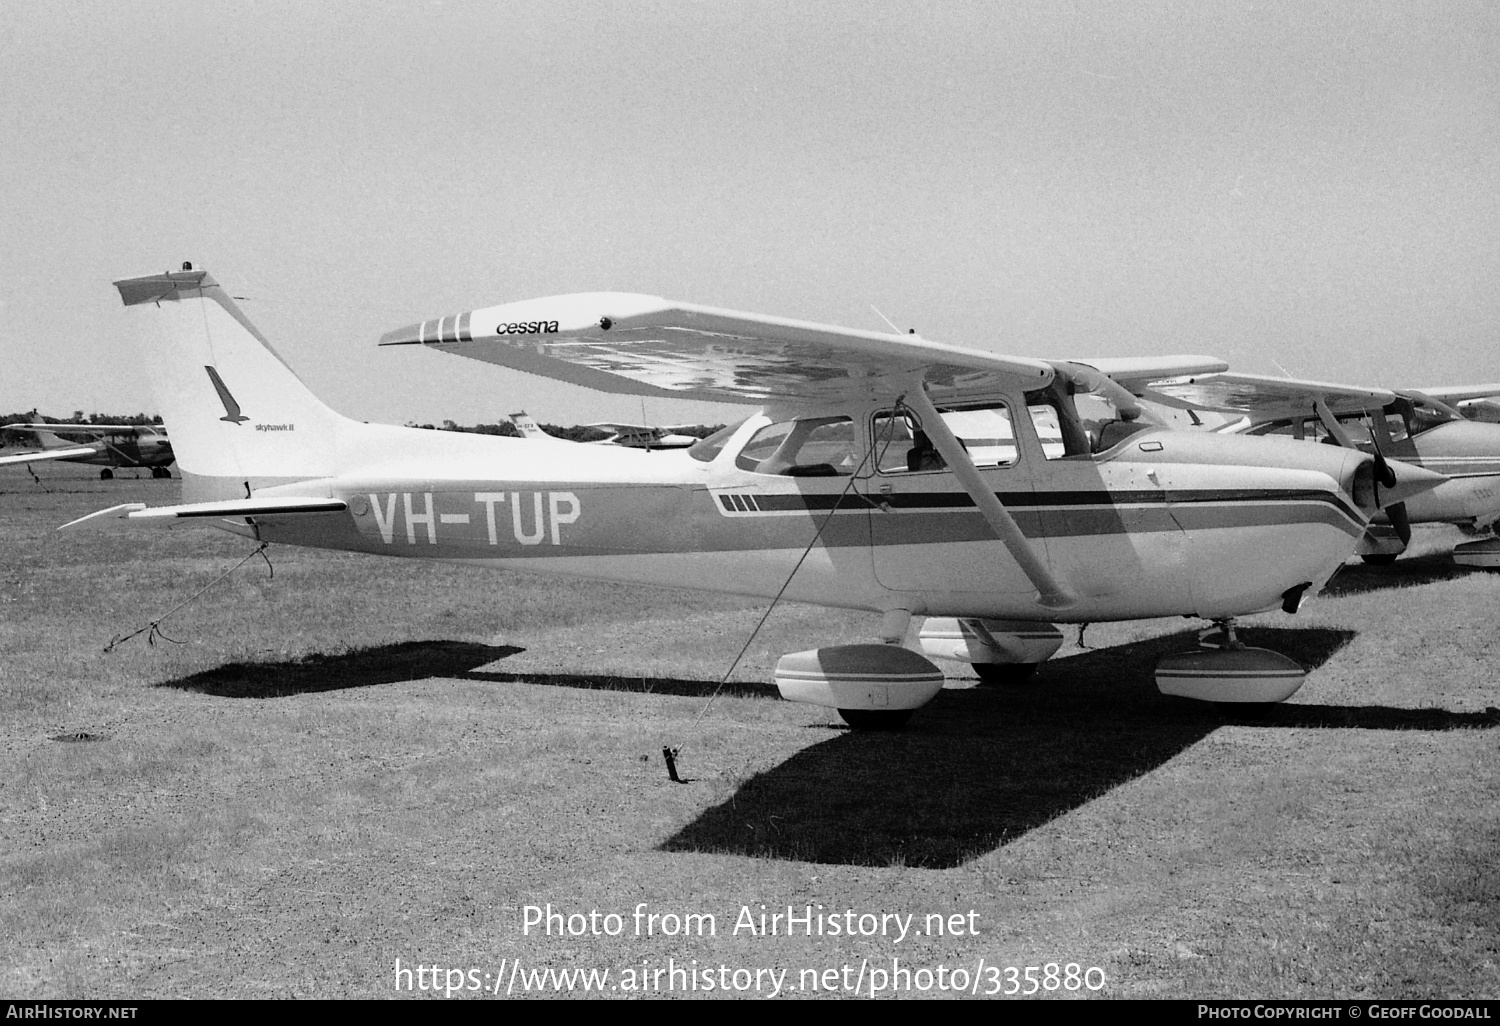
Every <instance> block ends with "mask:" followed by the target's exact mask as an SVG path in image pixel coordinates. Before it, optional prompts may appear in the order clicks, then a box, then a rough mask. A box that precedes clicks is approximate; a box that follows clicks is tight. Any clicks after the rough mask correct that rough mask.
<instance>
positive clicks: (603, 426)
mask: <svg viewBox="0 0 1500 1026" xmlns="http://www.w3.org/2000/svg"><path fill="white" fill-rule="evenodd" d="M579 426H580V427H591V428H598V429H599V430H600V431H615V432H618V433H620V434H622V435H626V434H639V435H644V434H648V433H650V432H653V431H655V432H660V433H663V434H671V433H672V432H675V431H681V430H683V429H684V428H690V427H697V425H696V424H621V423H620V422H619V421H614V420H601V421H595V422H594V423H591V424H581V425H579Z"/></svg>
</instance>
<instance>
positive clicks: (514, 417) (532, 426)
mask: <svg viewBox="0 0 1500 1026" xmlns="http://www.w3.org/2000/svg"><path fill="white" fill-rule="evenodd" d="M510 422H511V423H512V424H514V425H515V427H516V430H517V431H519V432H520V433H521V437H522V438H549V439H550V438H551V437H552V436H551V435H549V434H547V432H545V431H543V430H542V429H541V427H540V426H539V425H538V424H537V422H536V421H534V420H532V419H531V414H529V413H527V412H526V411H525V410H522V411H521V412H519V413H512V414H511V415H510Z"/></svg>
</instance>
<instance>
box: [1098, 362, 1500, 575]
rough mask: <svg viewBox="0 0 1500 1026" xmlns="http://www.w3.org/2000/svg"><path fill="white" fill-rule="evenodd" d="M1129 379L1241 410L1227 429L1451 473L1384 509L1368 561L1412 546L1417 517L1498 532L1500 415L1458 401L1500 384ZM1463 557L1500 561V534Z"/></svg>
mask: <svg viewBox="0 0 1500 1026" xmlns="http://www.w3.org/2000/svg"><path fill="white" fill-rule="evenodd" d="M1116 380H1121V379H1120V378H1117V379H1116ZM1122 384H1125V385H1126V386H1127V387H1128V388H1129V389H1130V391H1131V392H1132V393H1133V394H1135V395H1137V396H1138V397H1140V398H1144V399H1146V400H1148V401H1155V402H1160V403H1163V404H1166V405H1169V406H1177V407H1181V408H1184V409H1194V410H1204V409H1207V410H1212V411H1215V412H1218V413H1222V414H1227V415H1229V416H1231V417H1238V418H1239V419H1237V420H1233V421H1231V422H1230V423H1229V424H1226V425H1224V426H1222V427H1220V428H1219V429H1218V430H1221V431H1243V432H1245V433H1246V434H1251V435H1269V434H1284V435H1290V436H1291V437H1293V438H1298V439H1310V440H1316V441H1322V442H1327V443H1329V444H1336V445H1341V446H1345V447H1350V448H1357V449H1360V450H1362V451H1364V452H1368V453H1372V454H1377V453H1378V454H1381V455H1383V456H1388V457H1395V458H1397V459H1399V460H1401V461H1402V462H1403V463H1408V464H1411V465H1413V466H1419V467H1424V468H1426V469H1428V470H1432V471H1436V472H1438V473H1441V474H1443V475H1444V476H1445V477H1447V478H1448V480H1447V481H1445V482H1443V483H1442V484H1441V485H1439V486H1437V487H1436V488H1433V489H1431V490H1430V491H1427V492H1424V493H1423V494H1421V495H1418V496H1414V497H1413V498H1411V499H1410V500H1409V501H1406V502H1400V503H1394V504H1391V505H1389V506H1387V507H1386V508H1385V509H1384V510H1382V511H1381V512H1380V513H1379V514H1377V515H1376V516H1375V518H1374V521H1373V522H1372V524H1371V525H1370V529H1369V531H1368V533H1367V534H1366V537H1365V540H1364V541H1363V542H1362V543H1361V546H1360V549H1359V552H1360V555H1361V557H1362V558H1363V559H1364V560H1365V561H1366V562H1370V563H1389V562H1391V561H1392V560H1394V559H1395V558H1396V557H1397V556H1398V555H1400V554H1401V553H1402V552H1404V551H1405V550H1406V546H1407V544H1408V543H1409V542H1410V541H1411V525H1412V524H1432V523H1448V524H1456V525H1458V526H1459V527H1460V528H1461V529H1462V530H1464V531H1466V532H1467V533H1470V534H1476V535H1477V534H1484V533H1492V532H1493V531H1494V529H1495V525H1496V522H1497V521H1500V424H1492V423H1479V422H1477V421H1476V420H1475V419H1471V418H1469V417H1465V416H1464V415H1463V412H1462V411H1461V410H1459V409H1457V408H1455V407H1454V406H1453V405H1450V404H1451V403H1457V402H1461V401H1472V400H1477V399H1483V398H1485V397H1487V396H1493V395H1495V394H1497V392H1500V386H1496V385H1471V386H1457V387H1455V386H1444V387H1441V388H1422V389H1399V390H1396V391H1388V390H1386V389H1381V388H1358V387H1354V386H1351V385H1334V384H1329V383H1327V382H1321V381H1301V380H1297V379H1292V378H1272V377H1263V376H1261V375H1256V374H1237V373H1212V374H1204V375H1194V376H1189V377H1180V378H1175V379H1169V380H1149V379H1146V380H1140V379H1137V380H1133V381H1122ZM1453 558H1454V560H1455V561H1456V562H1458V563H1460V564H1462V565H1468V566H1476V567H1492V568H1493V567H1500V539H1496V538H1493V537H1490V538H1484V539H1481V540H1477V541H1472V542H1464V543H1462V544H1460V545H1458V546H1457V547H1456V548H1455V549H1454V552H1453Z"/></svg>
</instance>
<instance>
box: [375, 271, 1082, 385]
mask: <svg viewBox="0 0 1500 1026" xmlns="http://www.w3.org/2000/svg"><path fill="white" fill-rule="evenodd" d="M380 344H381V345H387V346H389V345H425V346H430V347H432V348H434V349H440V350H442V351H444V352H450V353H457V354H458V355H460V356H468V357H471V358H473V359H477V360H484V361H486V362H489V363H495V364H499V365H500V366H502V367H509V368H511V369H512V370H519V371H525V372H527V373H531V374H538V375H541V376H543V377H548V378H554V379H557V380H560V381H566V382H570V383H572V384H576V385H584V386H587V387H589V388H594V389H597V390H599V391H602V392H614V393H624V394H628V395H643V396H656V397H662V398H678V399H704V400H709V401H712V402H731V403H755V404H759V403H763V402H766V401H768V400H778V399H780V400H787V399H791V400H807V401H814V402H816V401H831V400H837V399H842V398H846V397H849V396H851V395H856V394H869V393H871V392H877V393H878V392H891V393H892V394H896V393H899V392H902V391H905V390H906V389H907V387H908V384H907V383H908V382H909V380H910V379H911V378H912V376H913V375H919V376H920V377H921V378H922V379H923V380H925V381H926V383H927V385H928V387H929V388H930V389H932V390H933V391H934V392H937V393H939V394H942V393H953V392H960V391H969V390H985V389H990V388H994V387H995V386H997V385H999V384H1000V383H1002V382H1004V383H1006V384H1009V385H1015V384H1017V383H1020V384H1021V385H1022V387H1024V388H1027V389H1030V388H1041V387H1044V386H1045V385H1047V384H1048V383H1049V382H1050V381H1051V380H1052V375H1053V369H1052V367H1051V366H1050V365H1048V364H1047V363H1045V362H1043V361H1041V360H1030V359H1024V358H1018V357H1006V356H996V355H994V354H991V353H986V352H981V351H979V350H974V349H964V348H961V347H958V346H950V345H944V344H942V343H937V342H929V341H927V340H925V339H921V338H918V337H916V336H915V335H889V334H883V333H879V332H870V331H858V330H854V329H851V328H839V327H834V326H830V325H825V324H813V323H809V322H806V321H796V320H788V319H785V318H779V317H766V316H762V315H759V314H750V313H740V312H738V311H734V310H723V309H719V308H717V307H709V306H698V305H695V304H692V303H680V302H675V301H672V300H667V299H661V298H659V297H656V296H643V295H636V294H633V293H623V292H590V293H578V294H574V295H567V296H553V297H549V298H545V299H533V300H526V301H523V302H518V303H507V304H503V305H500V306H493V307H487V308H485V309H482V310H474V311H471V312H469V313H463V314H458V315H456V316H452V317H442V318H439V319H436V320H430V321H423V322H422V323H420V324H413V325H410V326H409V327H406V328H401V329H398V330H396V331H392V332H389V333H387V334H386V335H384V336H383V337H382V338H381V340H380Z"/></svg>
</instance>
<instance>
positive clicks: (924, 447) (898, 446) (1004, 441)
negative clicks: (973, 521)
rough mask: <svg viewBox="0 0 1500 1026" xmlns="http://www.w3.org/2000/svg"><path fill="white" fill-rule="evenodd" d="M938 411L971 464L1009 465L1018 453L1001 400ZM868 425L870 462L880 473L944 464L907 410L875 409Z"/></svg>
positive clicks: (1007, 410)
mask: <svg viewBox="0 0 1500 1026" xmlns="http://www.w3.org/2000/svg"><path fill="white" fill-rule="evenodd" d="M938 413H939V414H940V415H941V416H942V418H943V423H944V424H946V425H947V426H948V430H949V431H951V432H953V434H954V436H955V437H956V438H957V439H958V441H959V444H960V445H962V446H963V447H964V451H965V452H967V453H968V454H969V459H971V460H973V461H974V466H976V467H979V468H980V469H984V468H985V467H1009V466H1014V465H1015V462H1016V460H1017V459H1018V458H1019V454H1018V452H1017V449H1016V435H1015V430H1014V427H1013V425H1012V424H1011V420H1010V407H1008V406H1006V405H1005V404H1004V403H985V404H983V405H976V406H956V407H953V408H951V409H939V410H938ZM872 427H873V433H874V443H875V465H876V467H877V468H878V469H879V470H880V472H881V473H883V474H907V473H920V472H923V471H932V470H946V469H947V468H948V464H947V462H946V461H945V460H944V459H943V457H942V456H941V455H940V454H939V453H938V451H937V449H936V448H935V447H934V446H933V444H932V440H931V439H930V438H928V437H927V433H926V432H925V431H923V430H922V422H921V421H920V420H919V419H918V418H917V415H916V414H914V413H912V412H911V411H910V410H886V411H882V412H880V413H877V414H876V415H875V418H874V422H873V424H872Z"/></svg>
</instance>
